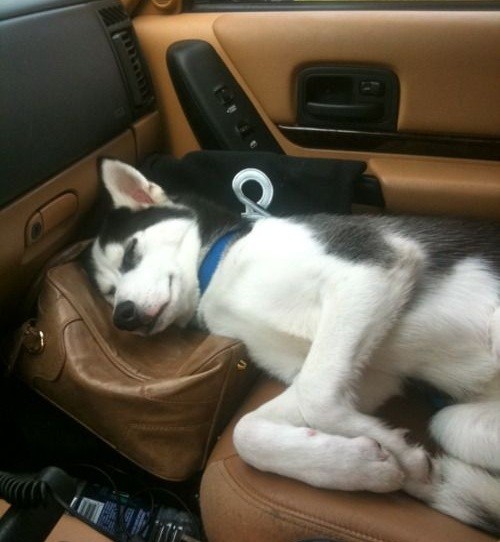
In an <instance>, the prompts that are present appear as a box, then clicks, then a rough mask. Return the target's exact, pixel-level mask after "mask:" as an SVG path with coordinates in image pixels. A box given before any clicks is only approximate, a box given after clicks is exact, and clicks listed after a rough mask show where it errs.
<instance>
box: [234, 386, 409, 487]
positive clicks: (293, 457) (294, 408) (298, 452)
mask: <svg viewBox="0 0 500 542" xmlns="http://www.w3.org/2000/svg"><path fill="white" fill-rule="evenodd" d="M233 438H234V443H235V446H236V449H237V450H238V453H239V454H240V456H241V457H242V458H243V459H244V461H245V462H246V463H248V464H250V465H252V466H254V467H256V468H258V469H260V470H263V471H268V472H273V473H276V474H280V475H282V476H287V477H290V478H294V479H296V480H300V481H303V482H305V483H307V484H310V485H313V486H316V487H322V488H328V489H341V490H351V491H357V490H369V491H374V492H378V493H382V492H388V491H394V490H397V489H400V488H401V486H402V483H403V480H404V473H403V471H402V470H401V468H400V467H399V465H398V462H397V461H396V459H395V458H394V457H393V455H392V454H391V453H389V452H388V451H387V450H385V449H383V448H382V447H381V446H380V445H379V444H378V442H376V441H375V440H373V439H370V438H368V437H364V436H359V437H355V438H347V437H342V436H338V435H330V434H327V433H324V432H321V431H318V430H316V429H313V428H310V427H307V424H306V423H305V421H304V419H303V417H302V415H301V413H300V410H299V407H298V404H297V399H296V396H295V391H294V389H293V388H288V389H287V390H286V391H285V392H283V393H282V394H281V395H279V396H278V397H276V398H275V399H273V400H272V401H270V402H268V403H265V404H264V405H262V406H261V407H260V408H259V409H257V410H255V411H253V412H250V413H249V414H246V415H245V416H243V418H241V420H240V421H239V422H238V424H237V425H236V428H235V431H234V436H233Z"/></svg>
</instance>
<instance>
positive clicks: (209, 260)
mask: <svg viewBox="0 0 500 542" xmlns="http://www.w3.org/2000/svg"><path fill="white" fill-rule="evenodd" d="M237 233H238V230H231V231H228V232H227V233H225V234H224V235H222V236H221V237H219V238H218V239H217V241H215V243H214V244H213V245H212V246H211V247H210V248H209V249H208V252H207V253H206V254H205V257H204V258H203V261H202V262H201V265H200V268H199V270H198V283H199V285H200V292H201V295H203V294H204V293H205V290H206V289H207V288H208V285H209V284H210V281H211V280H212V276H213V274H214V273H215V270H216V269H217V266H218V265H219V262H220V260H221V258H222V254H223V253H224V251H225V250H226V248H227V246H228V245H229V243H230V242H231V241H232V240H233V238H234V236H235V235H236V234H237Z"/></svg>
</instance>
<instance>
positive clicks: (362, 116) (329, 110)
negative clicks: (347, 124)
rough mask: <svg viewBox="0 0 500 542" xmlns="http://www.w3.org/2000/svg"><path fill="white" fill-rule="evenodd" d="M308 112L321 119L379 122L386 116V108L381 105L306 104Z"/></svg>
mask: <svg viewBox="0 0 500 542" xmlns="http://www.w3.org/2000/svg"><path fill="white" fill-rule="evenodd" d="M306 111H307V112H308V113H309V114H310V115H314V116H315V117H321V118H335V119H352V120H377V119H379V118H381V117H382V115H383V114H384V106H383V104H380V103H361V104H329V103H320V102H306Z"/></svg>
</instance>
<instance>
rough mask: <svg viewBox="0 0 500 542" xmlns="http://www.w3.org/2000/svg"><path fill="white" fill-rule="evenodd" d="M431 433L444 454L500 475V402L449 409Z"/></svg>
mask: <svg viewBox="0 0 500 542" xmlns="http://www.w3.org/2000/svg"><path fill="white" fill-rule="evenodd" d="M430 429H431V433H432V436H433V437H434V438H435V439H436V441H437V442H438V443H439V444H440V446H441V447H442V448H443V450H444V451H445V452H447V453H449V454H450V455H453V456H454V457H457V458H458V459H460V460H462V461H465V462H466V463H470V464H473V465H477V466H479V467H483V468H485V469H495V470H499V471H500V452H499V451H500V401H489V402H478V403H462V404H458V405H452V406H448V407H446V408H443V409H442V410H440V411H439V412H438V413H437V414H436V415H435V416H434V417H433V419H432V421H431V425H430Z"/></svg>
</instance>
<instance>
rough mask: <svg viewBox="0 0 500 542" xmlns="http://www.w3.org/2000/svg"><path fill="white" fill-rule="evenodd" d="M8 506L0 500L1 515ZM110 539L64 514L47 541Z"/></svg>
mask: <svg viewBox="0 0 500 542" xmlns="http://www.w3.org/2000/svg"><path fill="white" fill-rule="evenodd" d="M8 508H9V504H8V503H6V502H5V501H2V500H0V516H3V514H5V512H6V511H7V509H8ZM110 540H111V539H110V538H108V537H106V536H104V535H102V534H100V533H98V532H97V531H94V529H92V528H91V527H89V526H88V525H86V524H85V523H82V522H81V521H79V520H78V519H76V518H73V517H71V516H63V517H62V518H61V519H60V520H59V521H58V522H57V524H56V526H55V527H54V529H53V530H52V532H51V533H50V535H49V537H48V538H47V540H46V542H109V541H110ZM19 542H21V541H19Z"/></svg>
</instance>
